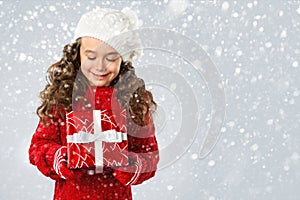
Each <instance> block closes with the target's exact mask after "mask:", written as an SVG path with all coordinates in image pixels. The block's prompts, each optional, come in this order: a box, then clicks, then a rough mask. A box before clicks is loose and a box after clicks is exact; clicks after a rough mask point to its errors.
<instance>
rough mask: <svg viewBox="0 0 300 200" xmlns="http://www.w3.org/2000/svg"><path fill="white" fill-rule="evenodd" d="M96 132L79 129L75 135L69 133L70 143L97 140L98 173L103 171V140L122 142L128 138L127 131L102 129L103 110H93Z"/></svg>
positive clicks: (96, 159) (96, 160)
mask: <svg viewBox="0 0 300 200" xmlns="http://www.w3.org/2000/svg"><path fill="white" fill-rule="evenodd" d="M93 120H94V134H91V133H87V132H84V131H79V132H78V133H74V134H73V135H67V142H68V143H90V142H95V166H96V173H101V172H102V171H103V149H102V142H122V141H123V140H127V133H123V132H117V131H116V130H106V131H102V126H101V112H100V110H93Z"/></svg>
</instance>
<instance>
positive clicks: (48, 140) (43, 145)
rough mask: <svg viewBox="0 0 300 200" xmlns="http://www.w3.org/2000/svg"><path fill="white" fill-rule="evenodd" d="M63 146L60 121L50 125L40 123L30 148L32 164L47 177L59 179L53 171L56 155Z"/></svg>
mask: <svg viewBox="0 0 300 200" xmlns="http://www.w3.org/2000/svg"><path fill="white" fill-rule="evenodd" d="M56 119H57V118H56ZM48 122H50V121H48ZM61 146H62V145H61V140H60V130H59V124H58V120H54V121H53V122H52V123H50V124H49V125H45V124H43V123H42V122H41V121H40V122H39V124H38V126H37V128H36V131H35V133H34V134H33V137H32V139H31V144H30V147H29V161H30V163H31V164H33V165H35V166H37V168H38V170H39V171H40V172H41V173H43V174H44V175H45V176H47V177H50V178H52V179H54V180H57V179H59V176H58V175H57V174H56V172H55V170H54V169H53V162H54V154H55V152H56V150H58V149H59V148H60V147H61Z"/></svg>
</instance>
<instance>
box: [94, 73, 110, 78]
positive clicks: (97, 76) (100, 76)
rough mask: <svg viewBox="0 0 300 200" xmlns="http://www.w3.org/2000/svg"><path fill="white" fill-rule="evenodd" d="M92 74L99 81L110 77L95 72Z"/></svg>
mask: <svg viewBox="0 0 300 200" xmlns="http://www.w3.org/2000/svg"><path fill="white" fill-rule="evenodd" d="M92 74H93V76H94V77H95V78H96V79H99V80H101V79H105V78H106V77H107V76H108V74H95V73H93V72H92Z"/></svg>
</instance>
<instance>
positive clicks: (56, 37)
mask: <svg viewBox="0 0 300 200" xmlns="http://www.w3.org/2000/svg"><path fill="white" fill-rule="evenodd" d="M61 2H62V1H0V20H1V21H0V28H1V32H0V36H1V40H0V43H1V53H0V63H1V65H0V72H1V73H0V74H1V87H0V90H1V98H0V105H1V106H0V107H1V112H0V123H1V126H0V127H1V128H0V136H1V141H0V144H1V145H0V152H1V157H0V166H1V168H0V169H1V170H0V177H1V180H0V199H31V200H34V199H51V198H52V195H53V181H52V180H50V179H48V178H45V177H44V176H42V175H41V174H40V173H39V172H38V171H37V169H36V168H35V167H33V166H31V165H30V164H29V163H28V153H27V151H28V147H29V142H30V139H31V136H32V134H33V132H34V130H35V128H36V125H37V123H38V118H37V116H36V115H35V114H34V111H35V109H36V107H37V106H38V105H39V101H38V98H37V95H38V92H39V91H40V90H42V89H43V87H44V85H45V78H44V77H45V72H46V69H47V68H48V66H49V65H50V64H52V63H54V62H55V61H56V60H57V59H59V58H60V57H61V52H62V48H63V46H64V45H65V44H67V43H69V42H71V41H72V37H73V31H74V27H75V26H76V23H77V21H78V20H79V17H80V16H81V14H82V13H84V12H86V11H87V10H90V9H91V8H93V7H95V6H96V5H98V6H102V7H112V8H118V9H119V8H123V7H125V6H128V7H131V8H132V9H133V10H135V11H137V12H138V16H139V18H140V19H141V20H142V21H143V25H142V27H160V28H164V29H171V30H174V31H176V32H177V33H178V34H182V35H184V36H186V37H188V38H191V39H193V40H194V41H195V42H197V43H198V44H199V45H200V46H201V47H202V48H203V49H204V50H205V52H206V53H207V56H209V57H210V59H211V60H212V61H213V62H214V63H215V65H216V67H217V68H218V70H219V73H220V77H221V78H222V80H223V81H224V82H223V83H224V88H225V95H226V117H225V120H224V123H223V127H222V129H221V136H220V139H219V141H218V143H217V145H216V146H215V148H214V150H213V151H212V152H211V153H210V154H209V155H208V156H207V157H206V158H205V159H198V156H197V155H198V152H199V147H200V144H201V142H202V141H203V137H202V136H203V135H202V134H201V133H200V132H199V135H197V136H196V138H194V139H195V140H193V141H192V142H191V144H190V145H191V146H190V147H189V149H188V150H187V151H186V152H185V154H184V155H183V156H181V157H177V158H176V159H175V162H173V163H172V164H170V165H168V166H167V167H164V168H162V167H161V168H160V170H159V171H158V172H157V175H156V176H155V178H153V179H151V180H149V181H147V182H145V183H144V184H142V185H139V186H134V187H133V194H134V199H143V200H144V199H170V200H171V199H208V200H214V199H299V198H300V190H299V187H300V145H299V144H300V135H299V130H300V129H299V122H300V112H299V110H300V107H299V95H300V91H299V90H300V88H299V86H300V80H299V77H298V76H299V75H300V70H299V68H300V67H299V62H300V60H299V57H300V56H299V54H300V48H299V47H300V45H299V41H300V40H299V39H300V38H299V34H300V31H299V27H300V26H299V22H300V6H299V4H300V3H299V1H296V0H295V1H293V0H290V1H289V0H286V1H270V0H265V1H241V2H238V1H196V0H195V1H192V0H164V1H146V0H145V1H72V2H71V1H63V2H64V3H61ZM153 52H154V53H157V54H158V57H159V55H161V54H159V53H158V52H157V51H154V50H153ZM166 56H167V55H166ZM173 58H174V56H173ZM164 59H166V57H164V58H161V57H159V58H155V56H154V58H153V54H151V53H149V52H147V51H146V52H145V57H144V60H142V61H140V62H139V63H138V64H140V65H148V64H149V63H153V62H154V61H155V62H156V65H158V64H160V65H166V63H168V62H167V61H165V60H164ZM177 61H178V59H177V60H176V59H173V63H172V64H170V63H168V65H170V66H171V65H172V68H170V69H173V70H175V71H176V70H177V69H179V68H180V67H179V65H180V66H182V65H181V63H180V62H181V61H178V62H177ZM138 64H137V65H136V67H137V73H140V74H141V75H142V74H143V67H140V68H139V67H138ZM177 67H178V68H177ZM189 67H190V68H189ZM191 68H192V66H188V67H187V68H186V72H187V71H189V70H190V71H191V73H192V72H193V71H192V70H191ZM180 69H181V70H182V68H180ZM182 73H183V72H182ZM187 74H188V73H187ZM161 76H164V74H161ZM153 77H154V78H153ZM153 77H152V76H151V75H144V79H145V81H146V82H151V81H154V82H155V76H153ZM185 79H186V82H187V83H189V84H190V85H193V84H194V85H200V86H199V88H200V89H199V90H195V91H194V94H195V95H196V97H197V100H198V103H199V109H200V111H199V113H202V114H203V115H204V116H207V113H209V106H210V100H209V98H208V96H207V95H204V94H205V93H207V91H208V89H209V88H205V87H201V85H205V84H204V83H205V77H200V76H193V75H187V76H186V77H185ZM191 87H192V86H191ZM168 91H169V90H168V88H167V89H165V90H162V89H161V90H160V89H159V88H158V89H156V90H154V91H153V93H154V94H155V99H156V100H157V102H158V104H159V105H160V113H161V115H159V116H158V117H157V118H156V120H157V124H158V125H157V129H158V133H157V134H158V142H159V145H160V147H161V149H166V148H168V145H169V144H170V143H172V142H173V141H174V140H173V139H172V138H173V137H174V134H170V133H171V132H174V131H175V132H176V130H171V129H170V128H173V129H178V127H177V125H178V123H177V121H176V119H177V118H176V117H173V118H171V120H169V121H168V120H167V119H168V116H171V115H172V112H171V113H169V112H168V111H167V110H168V109H171V108H170V105H168V104H167V103H166V99H165V98H166V97H165V95H166V94H168V93H167V92H168ZM198 93H199V94H198ZM169 96H170V95H169ZM171 96H172V95H171ZM200 96H201V98H200ZM173 100H174V99H173ZM200 100H201V101H200ZM168 102H170V104H173V103H176V101H175V100H174V102H172V99H170V100H169V101H168ZM168 106H169V107H168ZM163 109H165V112H162V110H163ZM174 112H175V114H178V113H179V115H178V116H179V117H178V116H177V115H176V116H177V117H178V119H180V111H179V110H178V109H177V110H176V108H175V111H174ZM176 112H178V113H176ZM173 114H174V113H173ZM175 114H174V115H175ZM165 121H168V122H166V123H164V122H165ZM163 124H166V125H163ZM199 124H200V125H201V126H202V125H203V126H208V125H207V124H208V122H207V120H205V118H204V119H203V120H202V121H201V122H199ZM172 135H173V136H172ZM179 135H180V137H184V134H182V133H181V134H179ZM162 159H163V158H162Z"/></svg>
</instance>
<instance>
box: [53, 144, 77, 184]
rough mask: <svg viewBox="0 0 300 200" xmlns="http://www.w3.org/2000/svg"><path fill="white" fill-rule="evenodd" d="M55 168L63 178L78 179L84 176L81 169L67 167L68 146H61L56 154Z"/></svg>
mask: <svg viewBox="0 0 300 200" xmlns="http://www.w3.org/2000/svg"><path fill="white" fill-rule="evenodd" d="M53 169H54V170H55V172H56V173H57V175H59V176H60V177H61V178H62V179H77V178H80V177H81V176H82V172H81V171H80V170H71V169H69V168H68V167H67V147H66V146H62V147H60V148H59V149H58V150H57V151H56V152H55V155H54V162H53Z"/></svg>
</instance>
